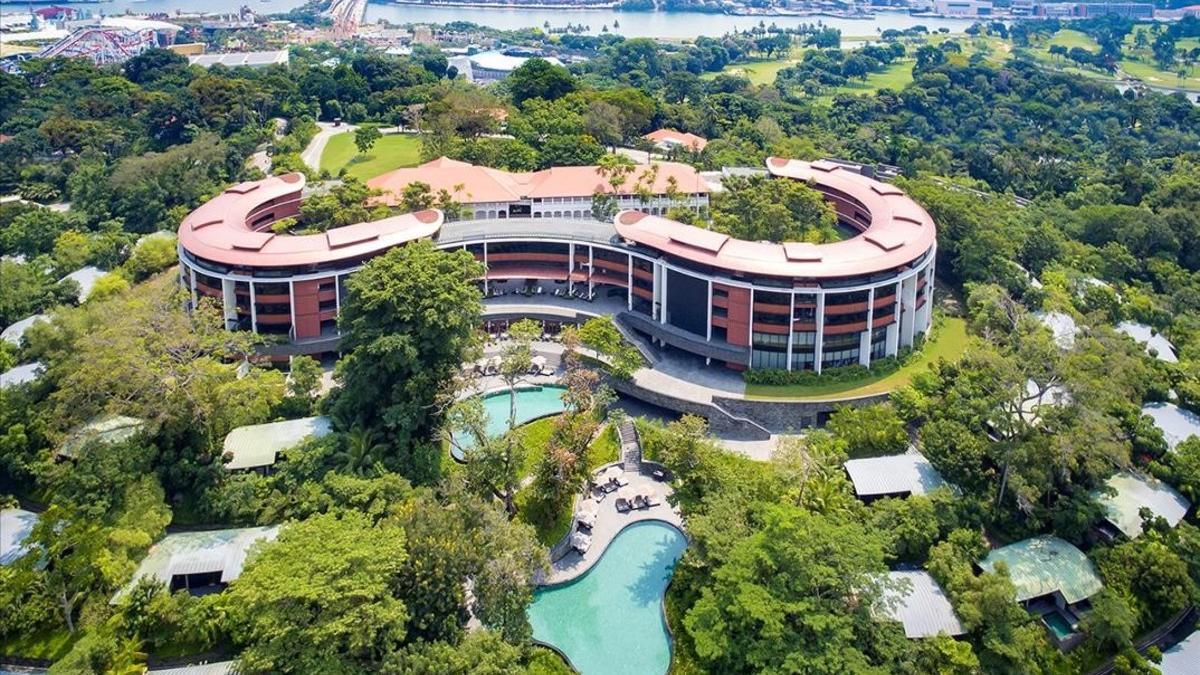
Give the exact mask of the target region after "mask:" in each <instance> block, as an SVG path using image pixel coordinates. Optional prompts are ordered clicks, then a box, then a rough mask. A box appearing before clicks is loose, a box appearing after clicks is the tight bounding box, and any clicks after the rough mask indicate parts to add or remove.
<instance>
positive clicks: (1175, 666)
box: [1158, 631, 1200, 675]
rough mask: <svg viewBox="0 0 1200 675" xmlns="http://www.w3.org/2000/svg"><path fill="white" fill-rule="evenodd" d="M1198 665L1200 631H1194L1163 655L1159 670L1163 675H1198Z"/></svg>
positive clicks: (1199, 660)
mask: <svg viewBox="0 0 1200 675" xmlns="http://www.w3.org/2000/svg"><path fill="white" fill-rule="evenodd" d="M1197 663H1200V631H1193V632H1192V633H1191V634H1190V635H1188V636H1187V637H1186V638H1184V639H1183V640H1182V641H1181V642H1179V643H1178V644H1176V645H1175V646H1174V647H1171V648H1170V649H1168V650H1166V651H1164V652H1163V653H1162V661H1161V662H1160V663H1159V664H1158V670H1159V672H1160V673H1162V675H1196V664H1197Z"/></svg>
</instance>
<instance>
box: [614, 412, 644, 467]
mask: <svg viewBox="0 0 1200 675" xmlns="http://www.w3.org/2000/svg"><path fill="white" fill-rule="evenodd" d="M617 438H618V439H620V441H621V468H622V469H624V470H625V471H641V470H642V444H641V441H639V440H638V434H637V428H636V427H634V426H633V420H631V419H629V418H625V419H623V420H621V423H620V424H618V425H617Z"/></svg>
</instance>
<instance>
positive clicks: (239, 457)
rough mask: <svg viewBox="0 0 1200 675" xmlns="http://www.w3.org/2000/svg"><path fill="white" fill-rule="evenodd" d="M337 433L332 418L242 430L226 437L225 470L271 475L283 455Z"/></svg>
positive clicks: (251, 427) (318, 418)
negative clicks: (309, 441) (297, 447)
mask: <svg viewBox="0 0 1200 675" xmlns="http://www.w3.org/2000/svg"><path fill="white" fill-rule="evenodd" d="M332 431H333V426H332V425H331V423H330V420H329V418H328V417H302V418H300V419H295V420H284V421H282V422H269V423H267V424H251V425H249V426H244V427H238V428H236V429H234V430H233V431H231V432H229V435H227V436H226V437H225V445H224V448H225V457H226V458H227V459H226V462H225V468H226V469H228V470H230V471H246V470H253V471H258V472H260V473H266V472H268V471H270V467H271V466H272V465H274V464H275V461H276V459H277V458H278V457H279V453H281V452H285V451H287V450H290V449H291V448H294V447H296V446H297V445H300V444H301V443H303V442H304V441H307V440H309V439H312V438H321V437H322V436H327V435H328V434H329V433H331V432H332Z"/></svg>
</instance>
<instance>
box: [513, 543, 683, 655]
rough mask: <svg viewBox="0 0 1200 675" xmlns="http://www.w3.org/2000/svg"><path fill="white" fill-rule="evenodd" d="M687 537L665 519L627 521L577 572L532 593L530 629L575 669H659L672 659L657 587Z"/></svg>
mask: <svg viewBox="0 0 1200 675" xmlns="http://www.w3.org/2000/svg"><path fill="white" fill-rule="evenodd" d="M685 548H687V539H686V538H685V537H684V536H683V533H681V532H680V531H679V530H677V529H675V528H674V527H672V526H671V525H668V524H666V523H662V522H657V521H645V522H641V523H635V524H633V525H630V526H629V527H627V528H625V529H624V530H622V531H621V533H620V534H618V535H617V538H616V539H614V540H613V542H612V543H611V544H609V547H608V550H607V551H605V552H604V557H602V558H601V559H600V562H598V563H596V565H595V566H594V567H592V569H590V570H588V572H587V573H586V574H584V575H583V576H582V577H580V578H579V579H576V580H575V581H573V582H571V583H569V584H565V585H563V586H557V587H554V588H548V589H544V590H541V591H538V592H537V593H535V594H534V597H533V604H531V605H530V606H529V623H530V624H532V625H533V637H534V638H536V639H538V640H541V641H542V642H545V643H548V644H551V645H554V646H555V647H557V648H559V649H561V650H562V651H563V653H564V654H566V655H567V657H568V658H570V659H571V663H572V664H574V666H575V667H576V668H578V669H579V672H580V673H581V674H582V675H609V674H612V675H625V674H634V675H660V674H661V673H665V672H667V669H668V668H669V667H670V665H671V640H670V637H669V636H668V634H667V627H666V624H665V623H664V622H663V615H662V612H663V610H662V602H663V591H665V590H666V588H667V582H668V581H669V580H670V579H671V570H672V569H673V568H674V567H675V561H677V560H679V556H681V555H683V549H685Z"/></svg>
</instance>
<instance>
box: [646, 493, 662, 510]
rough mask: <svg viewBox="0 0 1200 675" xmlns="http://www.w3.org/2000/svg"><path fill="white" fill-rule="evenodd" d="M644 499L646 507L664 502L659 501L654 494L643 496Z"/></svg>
mask: <svg viewBox="0 0 1200 675" xmlns="http://www.w3.org/2000/svg"><path fill="white" fill-rule="evenodd" d="M642 499H643V500H645V504H646V508H650V507H652V506H658V505H659V504H661V503H662V502H660V501H658V500H657V499H655V498H654V495H646V496H645V497H642Z"/></svg>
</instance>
